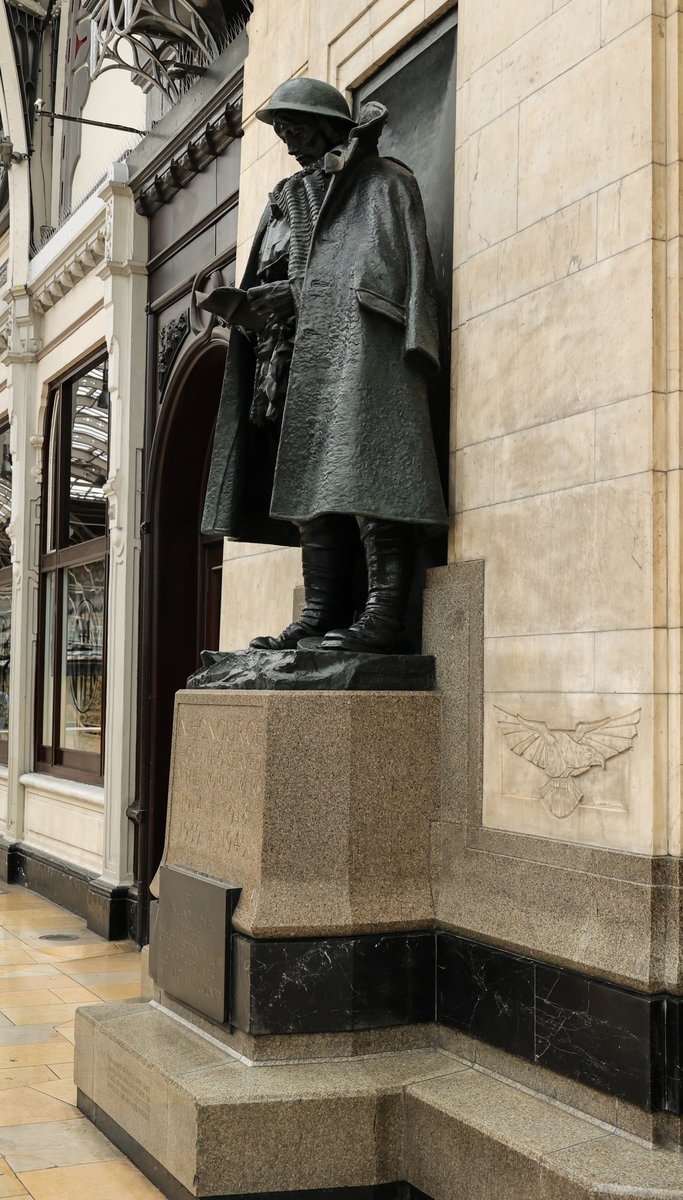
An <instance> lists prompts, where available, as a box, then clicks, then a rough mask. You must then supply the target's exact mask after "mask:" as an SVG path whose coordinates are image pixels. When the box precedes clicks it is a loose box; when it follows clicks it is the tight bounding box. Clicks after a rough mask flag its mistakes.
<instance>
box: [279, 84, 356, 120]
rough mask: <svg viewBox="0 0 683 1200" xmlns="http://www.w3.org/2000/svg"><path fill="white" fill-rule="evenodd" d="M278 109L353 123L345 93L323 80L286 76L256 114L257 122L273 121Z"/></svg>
mask: <svg viewBox="0 0 683 1200" xmlns="http://www.w3.org/2000/svg"><path fill="white" fill-rule="evenodd" d="M279 112H292V113H294V112H298V113H305V114H310V115H311V116H317V117H327V119H328V120H330V121H344V122H345V123H346V124H347V125H348V126H349V128H351V126H353V125H355V121H354V120H353V118H352V116H351V113H350V112H349V106H348V104H347V103H346V100H345V98H344V96H342V94H341V92H338V91H337V89H336V88H335V87H332V84H331V83H325V82H324V81H323V80H322V79H303V78H299V79H288V80H287V81H286V82H285V83H281V84H280V86H279V87H276V89H275V91H274V92H273V94H272V96H271V97H270V100H269V101H268V103H267V104H266V106H265V108H260V109H259V110H258V112H257V113H256V116H257V117H258V119H259V121H265V122H266V124H267V125H272V124H273V118H274V117H275V115H276V114H277V113H279Z"/></svg>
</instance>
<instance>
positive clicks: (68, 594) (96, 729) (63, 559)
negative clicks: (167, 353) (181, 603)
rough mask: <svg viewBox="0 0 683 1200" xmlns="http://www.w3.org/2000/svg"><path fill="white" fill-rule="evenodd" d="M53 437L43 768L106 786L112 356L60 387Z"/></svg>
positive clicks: (39, 718)
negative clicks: (109, 376)
mask: <svg viewBox="0 0 683 1200" xmlns="http://www.w3.org/2000/svg"><path fill="white" fill-rule="evenodd" d="M46 435H47V436H46V438H45V451H44V454H45V457H44V464H43V494H42V521H41V538H42V542H41V556H40V606H39V611H40V638H39V647H38V650H39V652H38V680H37V689H36V691H37V712H36V742H37V746H36V768H37V769H38V770H42V771H49V772H51V773H53V774H56V775H61V776H64V777H67V778H71V779H87V780H89V781H90V782H99V781H100V780H101V778H102V770H103V761H104V693H105V654H106V617H107V603H106V596H107V550H108V540H107V498H106V496H105V494H104V484H105V482H106V479H107V475H108V470H109V394H108V391H107V361H106V358H102V357H101V358H99V359H98V360H97V361H95V362H93V363H89V364H88V365H87V366H85V367H83V368H82V369H81V370H80V371H79V372H78V374H76V375H74V376H71V377H70V378H69V379H67V380H64V381H63V382H61V383H60V384H58V386H57V387H56V388H55V389H54V391H53V394H52V397H51V404H50V411H49V421H48V428H47V431H46Z"/></svg>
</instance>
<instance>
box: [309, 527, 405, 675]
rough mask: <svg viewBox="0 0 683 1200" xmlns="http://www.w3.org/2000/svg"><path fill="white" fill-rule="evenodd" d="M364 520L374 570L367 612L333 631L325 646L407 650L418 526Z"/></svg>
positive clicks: (367, 558) (365, 541)
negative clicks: (404, 645) (404, 646)
mask: <svg viewBox="0 0 683 1200" xmlns="http://www.w3.org/2000/svg"><path fill="white" fill-rule="evenodd" d="M358 524H359V526H360V536H361V540H362V542H363V546H364V548H365V561H366V563H367V568H368V599H367V603H366V605H365V610H364V612H363V613H362V615H361V616H360V617H359V618H358V620H357V621H355V622H354V623H353V625H351V626H349V628H348V629H332V630H331V631H330V632H329V633H328V634H327V636H326V637H325V638H324V639H323V642H322V647H323V649H325V650H356V651H369V652H371V653H375V654H390V653H391V652H392V651H395V650H398V649H401V645H402V643H403V641H404V639H405V635H406V611H407V608H408V599H409V597H410V588H411V584H412V581H413V574H414V571H415V530H414V527H413V526H412V525H407V524H405V523H403V522H399V521H380V520H378V519H377V518H375V517H359V518H358Z"/></svg>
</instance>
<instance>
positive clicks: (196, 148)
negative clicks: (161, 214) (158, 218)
mask: <svg viewBox="0 0 683 1200" xmlns="http://www.w3.org/2000/svg"><path fill="white" fill-rule="evenodd" d="M241 112H242V110H241V107H240V105H231V104H228V106H227V107H226V109H225V112H224V113H223V114H222V116H220V117H219V118H218V120H217V121H213V122H209V124H208V125H207V126H206V129H205V130H204V132H203V133H202V134H201V135H200V136H199V137H198V138H196V139H195V140H194V141H191V142H188V145H187V149H186V150H185V151H184V152H183V153H182V154H181V155H180V157H179V158H174V159H172V160H171V163H170V165H169V166H168V167H167V168H166V170H165V171H163V172H162V173H161V174H160V175H157V177H156V179H155V180H154V183H152V184H150V186H149V187H148V188H145V190H144V191H143V192H141V193H140V195H139V196H138V198H137V200H136V201H135V208H136V210H137V212H139V213H140V214H141V216H143V217H151V216H152V214H153V213H155V212H156V211H157V210H158V209H160V208H161V207H162V206H163V205H164V204H168V202H169V200H172V199H173V197H174V196H175V195H176V193H177V192H179V191H181V190H182V188H184V187H187V185H188V183H189V182H190V180H191V179H194V177H195V175H198V174H199V172H200V171H203V170H204V168H205V167H207V166H208V165H209V163H210V162H213V160H214V158H218V155H219V154H222V153H223V151H224V150H225V149H226V147H227V146H229V145H230V143H231V142H232V141H234V140H235V138H238V137H242V133H243V130H242V129H241V127H240V121H241Z"/></svg>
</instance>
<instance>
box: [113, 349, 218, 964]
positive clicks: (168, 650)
mask: <svg viewBox="0 0 683 1200" xmlns="http://www.w3.org/2000/svg"><path fill="white" fill-rule="evenodd" d="M225 353H226V345H225V343H222V344H221V343H215V342H214V343H209V344H208V345H207V346H205V347H204V348H203V349H202V350H200V351H199V352H198V353H197V354H196V355H194V356H192V357H191V358H190V360H189V362H188V364H187V366H186V367H185V369H184V370H182V369H181V370H180V371H179V373H178V375H176V377H175V378H176V382H175V383H174V385H173V387H172V389H170V390H169V393H167V394H166V395H165V397H164V402H163V407H162V411H161V413H160V416H159V420H158V422H157V426H156V430H155V432H154V438H153V442H152V449H151V453H150V460H149V467H148V472H147V489H146V509H145V524H144V530H145V539H144V545H143V563H142V605H141V607H142V613H141V618H142V619H141V644H140V681H141V683H140V713H139V739H138V798H137V802H136V805H135V806H133V807H132V808H131V809H130V810H129V816H130V817H131V818H132V819H133V820H134V821H136V823H137V825H138V833H137V838H136V848H137V849H136V865H135V876H136V888H137V893H138V897H137V898H138V905H137V913H138V916H137V928H136V929H135V930H132V931H131V932H132V933H133V934H134V936H135V937H136V938H137V940H139V941H142V942H144V941H145V940H146V923H147V912H148V901H149V884H150V882H151V880H152V879H153V877H154V874H155V872H156V869H157V867H158V865H159V861H160V859H161V854H162V851H163V846H164V832H165V827H166V807H167V793H168V780H169V765H170V756H171V736H172V731H173V707H174V697H175V693H176V692H177V691H178V690H179V689H180V688H183V687H185V685H186V683H187V678H188V676H189V675H191V674H192V673H193V672H194V671H196V670H197V667H198V666H199V655H200V652H201V651H202V650H204V649H207V650H211V649H218V637H219V627H220V588H221V567H222V553H223V539H222V538H219V539H207V538H203V537H202V535H201V532H200V527H201V517H202V509H203V506H204V493H205V490H206V479H207V475H208V458H209V456H210V453H211V446H212V444H213V429H214V425H215V422H216V416H217V412H218V401H219V398H220V392H221V382H222V378H223V370H224V366H225Z"/></svg>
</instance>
